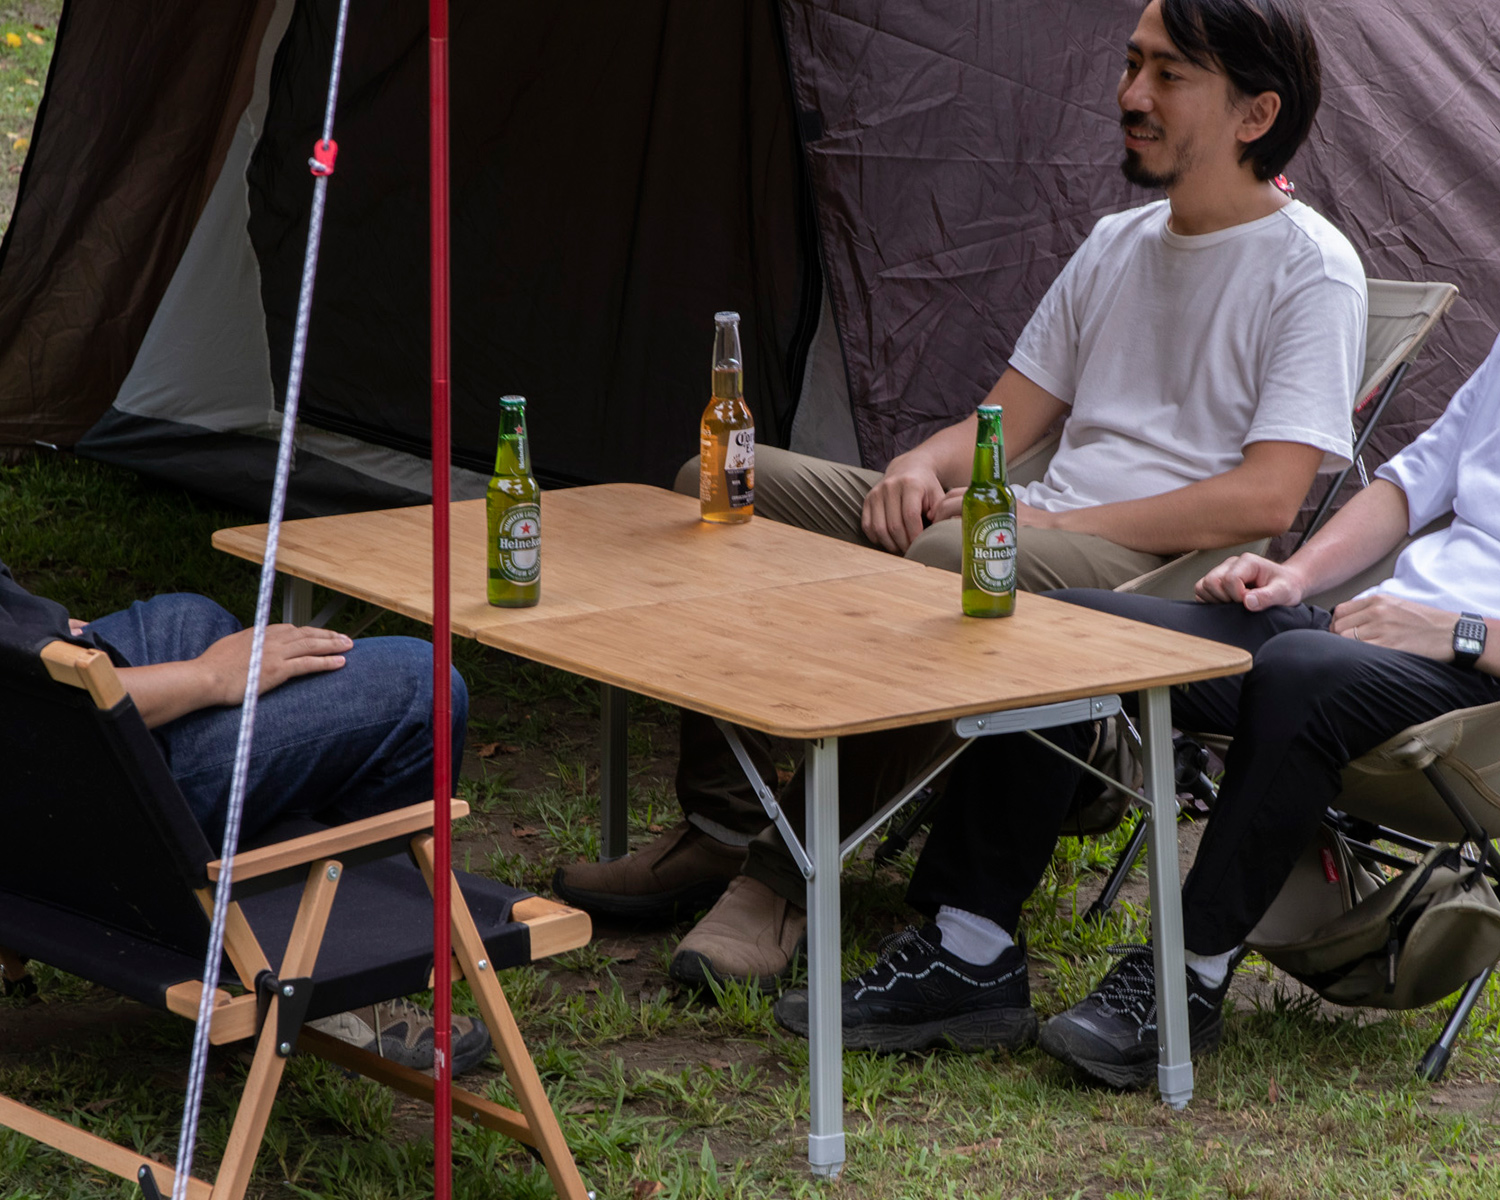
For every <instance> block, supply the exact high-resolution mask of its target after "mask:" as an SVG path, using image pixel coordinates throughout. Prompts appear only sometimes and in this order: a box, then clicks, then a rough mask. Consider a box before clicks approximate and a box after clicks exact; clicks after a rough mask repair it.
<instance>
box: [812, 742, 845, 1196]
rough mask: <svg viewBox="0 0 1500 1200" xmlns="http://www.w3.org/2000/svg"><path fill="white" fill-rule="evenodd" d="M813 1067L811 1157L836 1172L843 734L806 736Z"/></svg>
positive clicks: (840, 1152) (840, 1101)
mask: <svg viewBox="0 0 1500 1200" xmlns="http://www.w3.org/2000/svg"><path fill="white" fill-rule="evenodd" d="M804 764H805V769H806V772H807V850H808V854H809V855H810V856H811V858H812V863H813V873H812V879H811V880H809V881H808V885H807V1003H808V1026H809V1028H808V1035H807V1040H808V1073H809V1078H810V1085H811V1093H812V1097H811V1098H812V1105H811V1108H812V1114H811V1121H810V1130H809V1132H808V1137H807V1160H808V1163H809V1165H810V1166H811V1167H812V1171H813V1174H814V1175H825V1176H828V1177H830V1178H832V1177H836V1176H837V1175H838V1173H839V1171H840V1170H841V1169H842V1168H843V1165H844V1029H843V1024H842V1022H841V1020H840V1017H839V1008H840V1006H839V989H840V985H841V983H842V979H841V978H840V976H841V974H842V972H841V970H840V960H841V945H840V941H839V865H840V861H839V747H838V739H837V738H823V739H822V740H819V741H809V742H808V743H807V756H806V758H805V760H804Z"/></svg>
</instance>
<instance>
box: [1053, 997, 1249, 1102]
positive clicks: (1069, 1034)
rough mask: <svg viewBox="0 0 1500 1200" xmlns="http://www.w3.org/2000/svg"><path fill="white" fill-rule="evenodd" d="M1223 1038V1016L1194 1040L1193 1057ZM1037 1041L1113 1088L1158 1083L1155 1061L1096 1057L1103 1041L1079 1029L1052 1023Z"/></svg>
mask: <svg viewBox="0 0 1500 1200" xmlns="http://www.w3.org/2000/svg"><path fill="white" fill-rule="evenodd" d="M1223 1037H1224V1018H1223V1016H1222V1014H1221V1015H1220V1017H1219V1019H1218V1020H1216V1021H1215V1022H1214V1023H1213V1024H1212V1025H1210V1026H1207V1027H1205V1028H1203V1029H1201V1030H1200V1031H1199V1036H1197V1037H1195V1038H1194V1039H1193V1040H1192V1044H1191V1047H1190V1053H1191V1054H1192V1057H1193V1058H1197V1057H1199V1056H1200V1055H1203V1054H1208V1053H1210V1052H1211V1051H1213V1050H1216V1049H1217V1048H1218V1045H1219V1042H1220V1041H1221V1040H1223ZM1037 1040H1038V1042H1039V1044H1040V1045H1041V1048H1042V1049H1043V1050H1044V1051H1046V1052H1047V1053H1048V1054H1050V1055H1051V1056H1052V1057H1053V1058H1055V1059H1057V1060H1058V1061H1059V1062H1062V1063H1066V1064H1067V1065H1068V1066H1070V1067H1073V1068H1075V1069H1077V1070H1079V1071H1081V1072H1083V1073H1084V1074H1085V1075H1087V1076H1089V1077H1090V1078H1091V1079H1095V1080H1098V1081H1099V1082H1100V1083H1106V1084H1108V1085H1109V1086H1110V1087H1116V1088H1126V1089H1130V1090H1135V1089H1137V1088H1143V1087H1146V1086H1147V1085H1148V1084H1151V1083H1154V1082H1155V1081H1156V1066H1157V1064H1156V1060H1155V1059H1154V1058H1153V1059H1151V1060H1149V1061H1147V1062H1141V1063H1119V1062H1110V1061H1109V1060H1107V1059H1102V1058H1097V1057H1094V1056H1095V1055H1097V1053H1098V1051H1099V1048H1100V1043H1099V1040H1098V1039H1097V1038H1095V1037H1093V1036H1091V1035H1089V1034H1087V1033H1084V1032H1082V1031H1080V1030H1079V1029H1078V1028H1077V1026H1075V1025H1072V1024H1069V1023H1064V1022H1058V1021H1048V1022H1047V1024H1046V1025H1044V1026H1043V1027H1042V1032H1041V1036H1040V1037H1039V1038H1038V1039H1037Z"/></svg>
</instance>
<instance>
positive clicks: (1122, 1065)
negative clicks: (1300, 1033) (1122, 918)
mask: <svg viewBox="0 0 1500 1200" xmlns="http://www.w3.org/2000/svg"><path fill="white" fill-rule="evenodd" d="M1110 952H1111V953H1112V954H1118V955H1120V956H1121V957H1120V961H1119V962H1118V963H1116V964H1115V966H1114V969H1113V970H1111V971H1110V973H1109V974H1108V975H1106V976H1105V977H1104V978H1103V979H1101V980H1100V981H1099V986H1098V987H1096V988H1095V989H1094V990H1093V991H1092V992H1090V993H1089V994H1088V995H1087V996H1085V997H1084V998H1083V999H1082V1000H1080V1001H1079V1002H1078V1003H1077V1004H1075V1005H1073V1007H1072V1008H1070V1009H1068V1011H1067V1012H1064V1013H1059V1014H1058V1015H1057V1016H1055V1017H1053V1018H1052V1019H1051V1020H1050V1021H1048V1022H1047V1023H1046V1024H1045V1025H1044V1026H1042V1036H1041V1038H1040V1041H1041V1047H1042V1049H1043V1050H1045V1051H1046V1052H1047V1053H1048V1054H1050V1055H1052V1057H1053V1058H1056V1059H1059V1060H1061V1061H1062V1062H1065V1063H1067V1064H1068V1065H1069V1066H1072V1067H1076V1068H1077V1069H1078V1070H1080V1071H1082V1072H1083V1073H1084V1074H1085V1075H1089V1076H1092V1077H1093V1078H1094V1079H1097V1080H1099V1081H1100V1082H1102V1083H1107V1084H1109V1085H1110V1086H1111V1087H1118V1088H1137V1087H1144V1086H1145V1085H1146V1084H1148V1083H1150V1082H1152V1081H1153V1080H1154V1079H1155V1078H1156V1062H1157V1044H1156V963H1155V959H1154V957H1153V954H1152V950H1151V947H1150V946H1111V947H1110ZM1241 957H1242V956H1241ZM1238 965H1239V957H1236V958H1233V959H1231V960H1230V963H1229V971H1228V972H1227V973H1226V974H1225V976H1224V982H1223V983H1221V984H1220V985H1219V986H1218V987H1216V988H1210V987H1206V986H1204V984H1203V981H1202V980H1200V979H1199V978H1198V973H1197V972H1196V971H1194V970H1193V968H1192V967H1188V968H1187V993H1188V1035H1189V1043H1190V1045H1191V1047H1192V1054H1193V1057H1194V1058H1196V1057H1197V1056H1198V1055H1200V1054H1206V1053H1208V1052H1209V1051H1210V1050H1212V1049H1214V1047H1216V1046H1217V1045H1218V1044H1219V1040H1220V1039H1221V1038H1222V1037H1223V1036H1224V1011H1223V1010H1224V997H1225V996H1226V995H1228V994H1229V982H1230V980H1231V979H1233V978H1234V969H1235V967H1237V966H1238Z"/></svg>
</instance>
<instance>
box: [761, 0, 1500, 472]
mask: <svg viewBox="0 0 1500 1200" xmlns="http://www.w3.org/2000/svg"><path fill="white" fill-rule="evenodd" d="M782 7H783V11H784V13H785V17H786V23H787V30H788V34H787V36H788V42H789V45H790V47H791V58H792V65H793V79H794V86H795V88H796V96H797V103H798V106H799V108H800V109H802V110H804V112H806V113H810V114H816V117H817V120H818V121H819V122H821V129H820V130H814V133H815V135H816V136H814V137H812V138H811V139H810V140H809V141H808V142H807V146H806V149H807V154H808V160H809V165H810V170H811V173H812V178H813V186H814V193H815V197H816V203H817V207H818V214H819V223H820V228H821V232H822V236H823V247H824V255H825V260H826V262H827V265H828V279H827V286H828V288H829V292H830V297H831V300H832V303H833V311H834V313H835V314H836V316H837V319H838V324H839V328H840V331H841V332H842V334H843V343H844V354H845V361H846V363H847V367H848V374H849V394H850V397H851V403H852V405H853V408H854V417H855V428H856V432H857V434H858V437H859V441H860V448H861V451H862V456H863V458H864V463H865V465H866V466H869V467H876V468H880V467H883V466H884V465H885V463H886V462H887V461H889V459H890V458H891V457H892V456H893V455H895V454H897V453H900V452H901V451H903V450H906V449H909V448H910V447H911V446H913V445H915V444H916V443H917V442H919V441H921V440H922V439H923V438H924V437H926V436H928V435H929V434H931V433H932V432H934V431H935V430H937V429H939V428H942V427H943V426H944V425H947V424H949V423H951V422H952V421H953V420H954V419H955V418H957V417H959V416H961V415H964V414H967V413H968V412H970V411H972V410H973V407H974V405H975V404H976V403H977V402H978V401H979V400H980V399H981V398H982V397H983V396H984V394H985V392H986V391H987V390H988V389H989V387H990V386H991V385H992V384H993V383H994V381H995V379H996V378H997V377H998V376H999V374H1000V372H1001V371H1002V370H1003V368H1004V365H1005V361H1006V358H1007V357H1008V355H1009V353H1010V350H1011V347H1012V345H1013V344H1014V342H1015V339H1016V337H1017V336H1018V335H1019V333H1020V331H1021V328H1022V327H1023V326H1024V324H1025V322H1026V319H1027V317H1028V316H1029V315H1030V313H1031V311H1032V310H1033V308H1034V307H1035V306H1036V304H1037V302H1038V301H1039V300H1040V298H1041V296H1042V294H1043V293H1044V292H1045V291H1046V289H1047V286H1048V285H1049V284H1050V283H1051V281H1052V280H1053V278H1054V277H1055V276H1056V274H1057V272H1058V271H1059V269H1060V268H1061V266H1062V264H1063V262H1065V261H1066V259H1067V257H1068V255H1069V254H1071V253H1072V251H1073V250H1074V249H1075V248H1076V247H1077V245H1078V244H1079V242H1081V241H1082V239H1083V238H1084V237H1085V236H1086V235H1087V233H1088V231H1089V229H1090V228H1091V227H1092V226H1093V223H1094V221H1095V220H1097V218H1098V217H1099V216H1101V215H1103V214H1105V213H1108V212H1113V211H1116V210H1118V209H1120V208H1123V207H1128V206H1130V205H1133V204H1139V203H1144V202H1145V201H1147V200H1149V199H1152V198H1154V197H1153V195H1152V194H1151V193H1148V192H1145V191H1142V190H1141V189H1138V188H1133V187H1131V186H1130V185H1128V184H1127V183H1126V182H1125V181H1124V179H1123V178H1122V177H1121V176H1120V174H1119V171H1118V167H1117V164H1118V162H1119V160H1120V158H1121V156H1122V152H1121V145H1120V134H1119V127H1118V117H1119V109H1118V106H1117V105H1116V103H1115V83H1116V80H1117V79H1118V77H1119V72H1120V66H1121V63H1122V62H1123V57H1124V44H1125V40H1126V38H1127V37H1128V35H1129V33H1130V31H1131V29H1132V28H1133V27H1134V23H1135V20H1136V17H1137V15H1138V13H1139V11H1140V9H1141V3H1140V0H1017V2H1014V3H1006V4H975V3H973V0H930V2H929V3H924V4H922V5H920V6H918V5H902V4H886V3H881V2H880V0H782ZM1309 10H1310V13H1311V17H1312V20H1313V24H1314V29H1315V32H1316V34H1317V36H1318V41H1319V45H1320V48H1321V54H1322V60H1323V80H1324V98H1323V105H1322V108H1321V110H1320V113H1319V116H1318V120H1317V124H1316V126H1315V128H1314V132H1313V135H1312V137H1311V138H1310V140H1309V142H1308V144H1307V145H1305V146H1304V147H1303V149H1302V150H1301V152H1300V153H1299V154H1298V155H1297V157H1296V158H1295V159H1294V160H1293V162H1292V164H1291V166H1290V168H1289V174H1290V175H1291V177H1292V178H1293V180H1294V181H1295V183H1296V184H1297V188H1298V197H1299V199H1302V200H1304V201H1306V202H1307V203H1308V204H1310V205H1312V206H1313V207H1314V208H1316V209H1318V210H1319V211H1321V212H1322V213H1324V215H1326V216H1327V217H1329V218H1330V219H1331V220H1332V221H1333V222H1334V223H1335V224H1337V225H1338V226H1339V227H1340V228H1341V229H1343V230H1344V231H1345V232H1346V233H1347V234H1348V236H1349V238H1350V240H1351V242H1353V244H1354V246H1355V248H1356V249H1357V250H1359V252H1360V253H1361V255H1362V256H1363V258H1364V261H1365V266H1366V270H1367V271H1368V273H1369V274H1371V275H1373V276H1385V277H1390V278H1395V279H1439V280H1447V281H1449V282H1452V283H1456V284H1458V286H1459V288H1460V290H1461V292H1462V296H1461V298H1460V299H1459V301H1458V303H1457V305H1456V307H1455V308H1454V309H1453V310H1452V312H1450V314H1449V316H1448V317H1447V319H1446V321H1445V322H1444V324H1443V326H1442V327H1440V329H1439V330H1438V332H1437V334H1436V335H1435V336H1434V337H1433V339H1432V341H1431V342H1430V343H1429V349H1428V351H1427V354H1426V358H1425V360H1424V361H1423V363H1422V364H1420V365H1419V366H1418V368H1416V369H1414V370H1413V371H1412V373H1411V374H1410V375H1409V376H1408V379H1407V382H1406V384H1405V385H1404V387H1403V391H1402V393H1401V395H1400V397H1399V398H1398V402H1397V403H1396V404H1394V405H1393V407H1392V412H1391V413H1389V414H1388V416H1387V422H1388V424H1387V425H1386V427H1385V430H1384V432H1383V433H1379V434H1377V435H1376V439H1375V441H1374V442H1373V443H1372V446H1373V447H1374V451H1375V453H1374V455H1373V456H1372V465H1373V461H1376V460H1380V459H1383V458H1384V457H1386V456H1388V454H1389V452H1390V451H1391V450H1392V448H1393V447H1395V446H1397V445H1400V444H1403V443H1404V442H1406V441H1408V440H1410V438H1411V437H1412V436H1414V435H1415V433H1416V432H1418V431H1419V430H1420V428H1422V427H1424V426H1425V425H1426V424H1428V423H1430V422H1431V420H1432V419H1433V418H1434V417H1435V416H1436V414H1437V413H1438V412H1440V411H1441V409H1442V406H1443V405H1444V404H1445V403H1446V402H1447V398H1448V397H1449V396H1450V395H1451V394H1452V392H1453V390H1454V389H1455V388H1456V387H1457V385H1458V384H1459V383H1460V382H1461V381H1462V380H1463V379H1464V378H1465V377H1466V376H1467V375H1468V374H1469V372H1471V371H1472V370H1473V369H1474V367H1476V366H1477V365H1478V364H1479V362H1480V361H1481V359H1482V358H1483V357H1484V355H1485V353H1486V352H1487V351H1488V349H1489V347H1490V344H1491V342H1492V341H1493V340H1494V336H1495V331H1496V329H1497V327H1500V191H1497V188H1496V183H1495V180H1496V178H1497V171H1496V167H1497V165H1500V163H1497V160H1500V68H1497V60H1500V6H1497V5H1496V4H1495V0H1401V2H1400V3H1395V2H1392V0H1319V2H1316V3H1309Z"/></svg>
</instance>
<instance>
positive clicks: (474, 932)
mask: <svg viewBox="0 0 1500 1200" xmlns="http://www.w3.org/2000/svg"><path fill="white" fill-rule="evenodd" d="M411 845H412V853H413V854H414V855H415V856H416V860H417V865H418V866H420V867H421V868H422V875H423V876H424V877H425V878H426V880H427V886H428V888H429V889H431V888H432V885H433V878H434V874H435V872H436V863H435V861H434V858H433V850H432V847H433V839H432V835H431V834H424V835H423V836H421V837H417V838H414V839H412V844H411ZM450 895H451V896H452V897H453V907H452V912H451V917H452V924H453V957H454V958H455V959H457V960H458V964H459V966H460V967H461V968H462V969H463V973H464V978H465V979H467V980H468V981H469V987H470V988H472V989H473V992H474V998H475V1000H477V1001H478V1003H479V1011H480V1013H481V1014H482V1015H483V1017H484V1023H485V1024H486V1025H487V1026H488V1027H489V1031H490V1036H491V1038H493V1039H494V1043H495V1054H496V1056H497V1057H498V1058H499V1059H500V1065H501V1066H502V1067H503V1068H504V1069H505V1077H506V1078H507V1079H508V1080H510V1086H511V1090H512V1091H513V1092H514V1093H515V1096H516V1104H517V1106H518V1107H519V1109H520V1111H521V1113H522V1115H523V1116H524V1117H525V1118H526V1123H527V1126H528V1129H529V1132H530V1134H531V1139H532V1140H531V1145H532V1146H533V1147H534V1148H535V1150H536V1151H537V1153H538V1154H540V1155H541V1158H542V1164H543V1165H544V1166H545V1167H546V1168H547V1174H548V1176H549V1177H550V1178H551V1180H552V1186H553V1188H554V1189H555V1190H556V1192H557V1194H558V1195H559V1196H560V1197H562V1200H589V1192H588V1189H587V1188H585V1187H584V1186H583V1177H582V1176H580V1175H579V1174H578V1164H577V1163H575V1162H574V1161H573V1152H572V1151H571V1150H569V1149H568V1143H567V1140H566V1139H565V1138H564V1137H563V1134H562V1127H561V1126H560V1125H559V1124H558V1123H557V1114H556V1113H554V1112H553V1111H552V1101H551V1100H550V1099H548V1097H547V1090H546V1088H544V1087H543V1086H542V1080H541V1076H539V1075H538V1074H537V1071H536V1064H535V1063H533V1062H532V1061H531V1053H530V1051H528V1050H527V1049H526V1043H525V1041H524V1040H523V1039H522V1037H521V1030H520V1027H519V1026H517V1025H516V1018H515V1016H514V1015H513V1014H512V1013H511V1011H510V1002H509V1001H508V1000H506V998H505V990H504V989H503V988H502V987H501V986H500V981H499V980H498V979H496V978H495V971H494V968H493V967H492V966H491V965H490V962H489V958H488V953H487V951H486V950H485V948H484V939H483V938H481V937H480V936H479V927H478V926H477V925H475V924H474V918H473V916H472V914H470V912H469V906H468V905H467V904H466V903H464V899H463V892H462V891H461V890H460V889H459V886H458V880H457V879H454V880H453V881H452V891H451V892H450ZM438 977H439V978H441V972H438ZM215 1200H217V1198H215Z"/></svg>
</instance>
